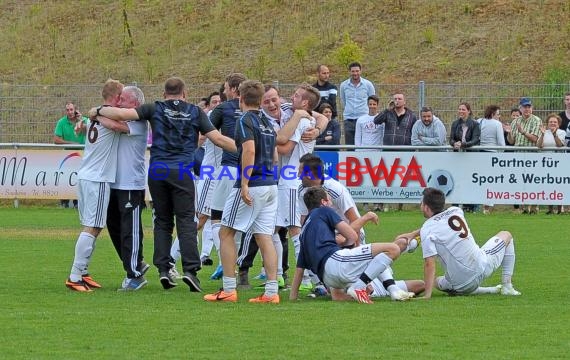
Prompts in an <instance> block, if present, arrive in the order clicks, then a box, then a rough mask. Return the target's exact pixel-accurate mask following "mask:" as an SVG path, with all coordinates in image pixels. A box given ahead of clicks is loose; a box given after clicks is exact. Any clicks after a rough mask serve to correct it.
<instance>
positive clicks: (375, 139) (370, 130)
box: [354, 95, 385, 151]
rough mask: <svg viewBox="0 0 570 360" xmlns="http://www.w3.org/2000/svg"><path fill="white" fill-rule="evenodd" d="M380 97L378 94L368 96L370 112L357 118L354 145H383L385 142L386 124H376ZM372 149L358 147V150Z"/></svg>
mask: <svg viewBox="0 0 570 360" xmlns="http://www.w3.org/2000/svg"><path fill="white" fill-rule="evenodd" d="M379 104H380V99H379V98H378V96H376V95H370V96H369V97H368V114H366V115H362V116H361V117H359V118H358V120H356V129H355V134H354V145H356V146H367V145H382V144H383V143H384V126H385V125H384V124H380V125H376V124H375V123H374V118H375V117H376V115H377V114H378V105H379ZM370 150H371V149H366V148H363V149H356V151H370Z"/></svg>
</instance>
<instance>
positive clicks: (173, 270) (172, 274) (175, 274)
mask: <svg viewBox="0 0 570 360" xmlns="http://www.w3.org/2000/svg"><path fill="white" fill-rule="evenodd" d="M168 275H169V276H170V277H171V278H173V279H182V275H180V273H179V272H178V270H176V268H175V267H171V268H170V270H168Z"/></svg>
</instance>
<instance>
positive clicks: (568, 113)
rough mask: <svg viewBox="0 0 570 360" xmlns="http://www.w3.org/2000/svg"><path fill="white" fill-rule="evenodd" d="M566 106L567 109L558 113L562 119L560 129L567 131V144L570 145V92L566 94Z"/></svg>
mask: <svg viewBox="0 0 570 360" xmlns="http://www.w3.org/2000/svg"><path fill="white" fill-rule="evenodd" d="M564 107H565V110H564V111H561V112H560V114H558V115H559V116H560V119H562V123H561V124H560V129H561V130H564V131H566V140H565V142H566V146H570V92H567V93H566V94H564Z"/></svg>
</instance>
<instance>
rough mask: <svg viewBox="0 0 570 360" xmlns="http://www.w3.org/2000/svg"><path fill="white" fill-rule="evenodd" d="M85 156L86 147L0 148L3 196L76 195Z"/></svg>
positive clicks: (8, 197) (0, 189)
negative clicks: (78, 178) (66, 148)
mask: <svg viewBox="0 0 570 360" xmlns="http://www.w3.org/2000/svg"><path fill="white" fill-rule="evenodd" d="M82 156H83V150H64V149H62V150H51V149H50V150H48V149H44V150H36V149H22V148H18V149H0V198H3V199H77V171H78V170H79V167H80V165H81V159H82ZM147 163H148V152H147ZM147 196H148V191H147Z"/></svg>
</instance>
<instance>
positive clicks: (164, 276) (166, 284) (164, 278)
mask: <svg viewBox="0 0 570 360" xmlns="http://www.w3.org/2000/svg"><path fill="white" fill-rule="evenodd" d="M159 279H160V283H161V284H162V287H163V288H164V290H168V289H172V288H173V287H176V286H177V285H178V284H177V283H176V281H174V279H172V278H171V277H170V276H169V275H168V272H161V273H160V275H159Z"/></svg>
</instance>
